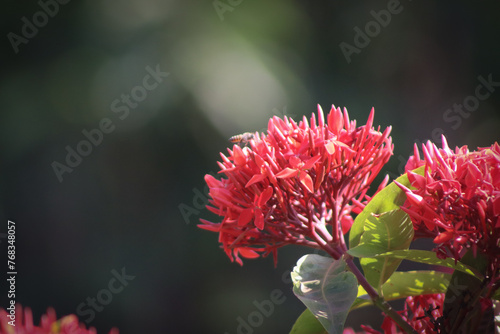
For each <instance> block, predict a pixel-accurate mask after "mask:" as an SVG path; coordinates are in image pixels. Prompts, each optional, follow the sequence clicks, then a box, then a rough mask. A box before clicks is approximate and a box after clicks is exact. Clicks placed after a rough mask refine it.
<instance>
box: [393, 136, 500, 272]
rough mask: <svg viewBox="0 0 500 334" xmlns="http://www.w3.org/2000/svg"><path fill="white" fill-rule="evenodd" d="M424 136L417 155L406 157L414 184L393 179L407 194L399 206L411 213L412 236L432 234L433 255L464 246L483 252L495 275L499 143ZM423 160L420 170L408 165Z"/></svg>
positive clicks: (499, 231) (499, 255)
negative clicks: (475, 144)
mask: <svg viewBox="0 0 500 334" xmlns="http://www.w3.org/2000/svg"><path fill="white" fill-rule="evenodd" d="M442 146H443V148H442V149H438V148H437V147H436V145H434V144H432V143H430V142H428V143H427V144H426V145H424V146H423V153H424V159H422V160H421V159H420V156H419V153H418V149H417V147H416V146H415V153H414V156H412V157H411V158H410V160H409V161H408V163H407V166H406V170H407V171H408V178H409V180H410V182H411V185H412V187H414V189H412V190H410V189H408V188H406V187H404V186H403V185H399V186H400V187H401V188H402V189H403V190H404V191H405V193H406V195H407V201H406V203H405V204H404V206H403V210H405V211H406V212H407V213H408V214H409V215H410V217H411V219H412V222H413V224H414V228H415V232H416V233H415V235H416V237H429V238H433V239H434V243H435V244H436V248H435V250H436V252H437V255H438V256H439V257H441V258H445V257H453V258H455V259H456V260H460V259H461V257H462V256H463V254H464V253H465V251H467V250H468V249H472V251H473V252H474V254H476V253H477V252H480V253H482V254H484V255H485V256H486V257H487V258H488V259H489V263H490V268H489V273H490V274H493V276H498V268H499V267H498V266H499V262H500V146H499V145H498V143H495V144H493V145H492V146H491V147H487V148H478V150H477V151H474V152H469V150H468V149H467V146H463V147H461V148H458V147H457V148H456V149H455V151H452V150H450V148H449V147H448V145H447V143H446V139H445V138H444V137H443V145H442ZM419 166H425V175H423V176H421V175H417V174H415V173H413V172H411V170H413V169H414V168H417V167H419Z"/></svg>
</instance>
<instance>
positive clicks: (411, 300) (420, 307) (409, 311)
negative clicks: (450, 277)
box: [373, 293, 445, 334]
mask: <svg viewBox="0 0 500 334" xmlns="http://www.w3.org/2000/svg"><path fill="white" fill-rule="evenodd" d="M444 298H445V294H444V293H438V294H429V295H420V296H410V297H407V298H406V301H405V305H404V310H403V311H402V312H400V313H401V315H402V317H403V319H405V320H406V321H407V322H408V323H409V324H410V325H411V326H412V327H413V328H414V329H415V330H416V331H417V332H418V333H422V334H432V333H439V332H440V331H439V330H440V328H442V327H443V326H444V324H443V320H444V319H443V308H444ZM382 329H383V330H384V333H388V334H397V333H404V332H403V331H401V329H400V328H399V327H398V326H397V324H396V323H395V322H394V320H392V319H391V318H390V317H389V316H386V317H385V318H384V322H383V323H382ZM373 333H378V332H376V331H373Z"/></svg>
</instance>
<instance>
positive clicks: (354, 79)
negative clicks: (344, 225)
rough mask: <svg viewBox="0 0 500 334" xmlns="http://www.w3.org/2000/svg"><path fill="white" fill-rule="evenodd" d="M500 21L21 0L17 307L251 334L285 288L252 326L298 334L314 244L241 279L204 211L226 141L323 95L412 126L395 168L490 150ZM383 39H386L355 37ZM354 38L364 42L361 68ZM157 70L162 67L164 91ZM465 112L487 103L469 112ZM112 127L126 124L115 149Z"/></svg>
mask: <svg viewBox="0 0 500 334" xmlns="http://www.w3.org/2000/svg"><path fill="white" fill-rule="evenodd" d="M388 8H389V9H391V10H392V11H393V12H394V13H393V14H391V16H390V21H389V18H388V16H387V15H386V16H384V14H383V13H390V12H387V9H388ZM499 9H500V3H498V1H490V2H481V3H478V2H472V1H439V2H437V1H428V2H424V1H409V0H408V1H401V2H400V3H399V5H398V3H397V2H396V1H394V0H390V1H364V2H362V3H350V2H347V1H342V2H340V1H314V2H309V3H307V2H305V1H283V0H277V1H272V2H266V1H249V0H246V1H237V0H233V1H229V0H227V1H226V0H223V1H215V2H213V1H162V0H146V1H139V0H123V1H116V0H94V1H70V2H67V3H64V1H62V0H61V3H59V2H55V0H41V1H39V2H37V1H27V2H24V1H23V2H15V1H7V2H4V9H3V10H2V13H1V14H0V15H1V21H0V25H1V27H2V34H3V36H4V38H3V40H2V43H1V54H0V57H1V59H0V60H1V61H0V63H1V64H2V71H1V76H0V105H1V109H2V111H1V112H0V126H1V131H0V136H1V140H0V145H1V152H2V164H1V184H0V187H1V188H0V189H1V194H2V202H1V203H2V205H1V207H0V216H1V218H2V219H1V221H0V233H5V232H6V228H7V220H8V219H9V220H12V221H15V222H16V226H17V230H16V233H17V234H16V237H17V239H16V246H17V258H16V260H17V261H16V265H17V271H18V276H17V281H16V283H17V284H16V301H17V302H19V303H21V304H23V305H25V306H30V307H31V308H32V309H33V312H34V317H35V319H36V321H38V319H39V317H40V315H41V314H42V313H44V312H45V310H46V308H47V307H49V306H52V307H54V308H55V309H56V311H57V313H58V315H59V316H62V315H65V314H69V313H75V314H76V313H78V311H77V308H78V306H79V305H80V306H81V304H82V303H84V307H83V308H81V309H80V312H79V316H80V319H81V321H85V320H87V321H88V322H89V323H88V325H90V326H94V327H96V328H97V329H98V332H99V333H107V331H108V330H109V329H110V328H111V327H112V326H117V327H118V328H119V329H120V333H221V334H223V333H230V334H233V333H237V332H238V324H239V322H238V318H239V317H241V319H245V321H248V317H249V316H251V314H252V313H253V312H255V311H256V310H257V308H256V306H255V303H254V302H255V301H257V302H261V301H263V300H265V299H269V298H270V294H271V292H272V291H274V290H276V289H277V290H280V291H282V292H283V296H284V298H286V300H285V302H284V303H283V304H281V305H275V308H274V310H273V312H272V314H270V315H269V316H268V317H263V318H262V319H263V320H262V321H261V323H259V325H258V326H255V327H252V328H251V332H252V333H288V331H289V329H290V328H291V326H292V324H293V322H294V320H295V319H296V318H297V317H298V315H299V314H300V313H301V312H302V310H303V309H304V306H303V305H302V304H301V302H300V301H299V300H298V299H296V298H295V297H294V296H293V293H292V292H291V284H290V282H289V281H288V274H287V273H288V271H289V270H290V269H291V268H292V267H293V265H294V264H295V262H296V260H297V259H298V258H299V257H300V256H301V255H303V254H304V253H305V252H308V250H307V249H301V248H294V247H288V248H284V249H282V250H281V251H280V253H279V261H278V266H277V268H274V266H273V262H272V259H271V258H266V259H259V260H247V261H246V262H245V264H244V266H243V267H240V266H238V265H237V264H235V263H231V262H230V261H229V260H228V259H227V257H226V256H225V254H224V252H223V251H222V250H221V249H219V248H218V243H217V235H216V234H215V233H210V232H207V231H203V230H200V229H198V228H197V227H196V224H197V222H198V220H199V218H206V219H209V220H214V221H215V220H217V219H218V218H217V217H214V216H213V215H211V214H209V213H208V211H207V210H205V209H200V207H201V204H203V196H200V194H202V193H203V192H204V191H205V189H204V188H205V184H204V181H203V176H204V175H205V174H206V173H210V172H216V171H217V168H218V167H217V164H216V161H217V160H218V159H219V153H218V152H221V151H222V152H225V150H226V147H227V146H229V145H228V142H227V138H228V137H230V136H231V135H234V134H238V133H242V132H245V131H256V130H260V131H262V130H264V129H265V127H266V125H267V121H268V119H269V118H270V117H271V116H273V115H277V116H280V117H282V116H283V115H289V116H291V117H292V118H295V119H300V118H302V115H307V116H308V117H309V116H310V114H311V113H312V112H315V110H316V104H317V103H319V104H321V105H322V106H323V109H324V110H325V111H328V110H329V108H330V106H331V104H335V105H336V106H341V107H344V106H345V107H347V109H348V110H349V113H350V116H351V118H352V119H357V120H358V124H363V123H364V122H365V121H366V118H367V115H368V112H369V111H370V108H371V107H375V110H376V113H375V124H380V125H381V126H382V127H384V128H385V127H386V126H388V125H392V126H393V132H392V136H393V141H394V143H395V154H394V157H393V158H392V159H391V161H390V162H389V164H388V165H387V168H386V169H385V173H390V174H391V175H397V174H399V173H400V172H401V167H402V165H401V161H405V159H406V158H407V157H408V155H409V153H410V152H411V151H412V147H413V142H415V141H423V140H426V139H433V138H432V137H433V136H434V134H435V133H437V132H440V131H442V132H444V133H445V134H446V135H447V136H448V138H449V143H450V145H452V146H456V145H459V146H461V145H466V144H467V145H470V146H471V147H472V148H475V147H477V146H487V145H491V144H492V143H493V142H494V141H497V140H498V137H499V128H500V115H499V110H500V84H497V86H494V85H493V86H491V87H490V88H491V90H490V91H489V93H490V94H489V96H488V97H487V98H484V99H483V100H477V99H476V100H474V98H471V97H470V96H474V95H475V94H476V87H477V86H478V85H479V84H480V83H481V82H480V80H479V79H478V77H479V76H481V77H482V78H484V79H486V80H488V76H490V81H494V82H500V65H499V63H498V59H500V44H499V39H498V36H500V23H499V20H498V13H499ZM381 10H385V11H386V12H381ZM40 12H41V14H40ZM44 13H46V14H44ZM47 13H48V14H47ZM376 16H377V17H379V20H382V21H381V22H382V23H383V24H378V23H375V22H376V20H375V17H376ZM371 21H373V22H372V23H370V22H371ZM27 22H28V23H27ZM31 24H37V25H38V27H37V25H33V26H32V28H31V29H30V25H31ZM367 24H368V26H367ZM377 26H378V29H377ZM356 27H357V28H356ZM367 27H368V29H372V30H369V31H368V32H369V34H370V35H371V36H372V37H370V36H368V38H369V40H368V39H366V38H365V39H363V37H360V36H356V35H359V33H358V32H357V31H358V30H357V29H360V30H361V31H363V32H364V31H365V28H367ZM341 43H346V44H349V45H350V46H351V47H353V48H354V47H356V43H357V45H358V46H362V47H356V51H352V53H350V54H349V55H348V56H347V57H346V55H345V54H344V52H343V51H342V49H341V47H340V45H341ZM346 44H342V45H344V46H345V45H346ZM351 50H354V49H351ZM148 69H149V72H151V71H154V70H159V71H160V72H162V73H161V74H159V76H157V80H156V81H155V80H154V78H153V77H152V76H151V77H147V75H150V74H149V72H148ZM167 73H168V75H167ZM144 80H146V81H144ZM155 83H157V84H156V85H155ZM153 86H154V88H153ZM144 87H146V89H145V88H144ZM487 92H488V91H487V90H485V89H484V88H482V90H480V93H481V94H483V95H484V94H486V93H487ZM127 95H128V96H129V99H130V100H128V102H127V100H126V99H127ZM474 101H479V103H478V105H474ZM127 103H128V104H127ZM461 103H470V105H469V109H473V111H471V112H468V111H466V112H464V113H462V114H459V113H457V112H456V111H453V105H454V104H461ZM448 109H450V110H449V111H447V110H448ZM127 110H128V112H127ZM464 110H465V109H464ZM103 119H108V121H106V120H105V121H104V122H108V125H107V126H109V127H110V128H108V133H103V134H102V138H101V139H100V140H99V135H97V134H96V133H97V132H96V131H94V129H99V126H100V124H101V122H102V120H103ZM111 128H112V130H110V129H111ZM440 129H441V130H440ZM82 131H88V132H91V133H94V134H95V137H94V138H95V139H94V140H95V141H96V142H98V143H99V144H98V145H92V146H91V147H90V148H89V147H86V146H85V144H80V150H83V152H84V153H85V154H86V153H88V152H89V151H90V150H92V151H91V152H90V153H89V154H87V156H84V157H82V158H81V161H80V162H79V164H78V165H76V166H75V167H74V168H71V169H72V171H71V172H69V170H66V171H65V172H60V177H58V176H57V175H56V174H57V173H56V172H55V171H54V162H57V163H60V164H61V165H62V164H64V165H66V162H65V160H66V156H67V154H68V151H67V147H68V146H69V147H70V150H71V149H72V150H77V149H78V145H79V143H80V142H81V141H82V140H86V137H85V135H84V134H83V132H82ZM92 131H94V132H92ZM75 164H76V162H75ZM56 165H57V164H56ZM58 166H59V167H60V165H58ZM197 194H198V195H197ZM180 208H181V209H182V208H184V209H186V208H189V211H184V212H188V214H186V213H185V214H184V215H183V214H182V212H181V210H180ZM0 237H2V238H0V241H2V243H1V245H0V248H1V249H2V254H6V243H5V234H2V235H0ZM5 258H6V255H2V261H1V262H2V265H1V267H2V268H3V269H2V272H1V275H2V281H3V282H5V275H6V271H7V269H6V268H5V267H6V266H4V264H3V263H5V262H6V259H5ZM122 268H125V271H126V274H127V275H131V276H135V278H134V279H133V280H130V281H128V284H127V286H125V287H124V288H123V290H121V292H118V293H115V294H112V300H110V301H109V303H108V304H106V305H104V306H103V309H102V310H101V311H100V312H95V318H94V319H92V320H91V321H90V320H89V319H90V315H89V314H88V313H83V314H82V310H86V311H88V310H90V309H91V307H90V306H88V305H85V303H86V300H87V298H96V297H97V296H101V299H102V298H106V296H107V295H106V292H105V291H104V292H102V291H103V289H109V288H108V284H109V282H110V280H111V279H112V278H113V274H112V273H111V271H112V270H116V271H118V272H120V271H121V269H122ZM116 286H118V284H117V285H116ZM2 289H5V291H1V292H0V295H1V296H2V297H1V298H2V304H1V305H2V306H4V307H5V305H6V301H5V300H6V294H7V288H6V285H4V284H2ZM103 296H104V297H103ZM379 314H380V312H379V311H377V310H374V309H367V310H364V311H361V312H360V311H358V312H356V313H354V314H352V315H351V316H350V318H349V319H348V324H349V325H351V326H357V325H359V323H361V322H363V323H365V321H372V322H371V323H372V324H374V325H377V324H379V323H380V322H379V320H377V319H380V318H379ZM256 319H257V320H258V318H256ZM254 320H255V319H254ZM255 321H256V320H255ZM255 321H254V323H255ZM247 332H248V331H247ZM240 333H246V332H245V331H240Z"/></svg>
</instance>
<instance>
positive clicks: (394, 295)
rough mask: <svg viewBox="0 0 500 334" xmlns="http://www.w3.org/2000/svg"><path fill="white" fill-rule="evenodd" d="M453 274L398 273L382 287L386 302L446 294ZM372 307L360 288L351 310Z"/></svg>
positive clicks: (420, 271)
mask: <svg viewBox="0 0 500 334" xmlns="http://www.w3.org/2000/svg"><path fill="white" fill-rule="evenodd" d="M450 279H451V274H447V273H443V272H440V271H433V270H419V271H404V272H403V271H397V272H395V273H393V274H392V276H391V277H390V278H389V279H388V280H387V282H385V283H384V284H383V285H382V295H383V297H384V299H385V300H387V301H390V300H395V299H401V298H406V297H409V296H418V295H426V294H434V293H444V292H446V290H447V289H448V285H449V284H450ZM368 305H372V302H371V299H370V298H369V297H368V295H367V293H366V291H365V290H364V289H363V287H361V285H360V286H359V288H358V297H357V298H356V301H355V302H354V304H353V305H352V307H351V310H354V309H357V308H360V307H364V306H368Z"/></svg>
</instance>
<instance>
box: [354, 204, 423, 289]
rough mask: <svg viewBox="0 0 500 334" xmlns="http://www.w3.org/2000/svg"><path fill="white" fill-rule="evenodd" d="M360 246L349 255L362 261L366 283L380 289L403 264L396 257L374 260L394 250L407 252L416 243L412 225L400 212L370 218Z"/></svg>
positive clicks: (407, 217)
mask: <svg viewBox="0 0 500 334" xmlns="http://www.w3.org/2000/svg"><path fill="white" fill-rule="evenodd" d="M363 230H364V231H363V234H362V235H361V238H360V242H359V244H358V246H356V247H354V248H351V249H350V250H349V251H348V253H349V254H350V255H353V256H360V255H362V256H363V257H362V258H361V259H360V263H361V266H362V267H363V271H364V273H365V277H366V279H367V281H368V282H369V283H370V284H371V285H372V286H373V287H375V288H377V289H379V288H380V287H381V286H382V284H383V283H384V282H385V281H386V280H387V279H388V278H389V277H390V276H391V275H392V273H393V272H394V271H396V269H397V267H398V266H399V264H400V263H401V261H402V260H401V259H399V258H397V257H374V256H375V255H377V254H381V253H386V252H388V251H392V250H405V249H408V248H409V247H410V243H411V241H412V239H413V224H412V222H411V219H410V217H409V216H408V215H407V214H406V213H405V212H404V211H403V210H401V209H397V210H392V211H388V212H384V213H382V214H380V215H371V216H369V217H368V218H367V219H366V222H365V224H364V226H363Z"/></svg>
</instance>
